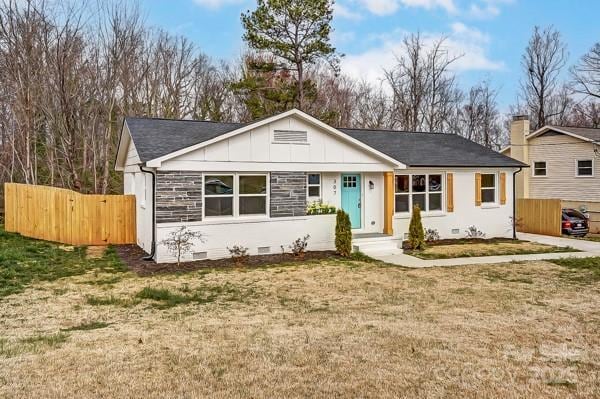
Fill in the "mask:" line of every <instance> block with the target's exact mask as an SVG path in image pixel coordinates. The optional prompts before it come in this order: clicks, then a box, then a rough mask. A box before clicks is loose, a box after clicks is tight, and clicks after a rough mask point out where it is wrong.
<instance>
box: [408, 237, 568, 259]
mask: <svg viewBox="0 0 600 399" xmlns="http://www.w3.org/2000/svg"><path fill="white" fill-rule="evenodd" d="M456 241H457V242H456V243H453V242H452V240H447V241H446V242H442V243H436V242H435V241H434V242H430V243H428V245H427V246H426V247H425V249H423V250H411V249H406V250H404V253H405V254H407V255H411V256H415V257H417V258H421V259H450V258H465V257H474V256H494V255H525V254H545V253H554V252H579V251H578V250H576V249H574V248H571V247H556V246H552V245H545V244H539V243H535V242H530V241H522V240H510V239H502V238H495V239H489V240H481V239H480V240H456Z"/></svg>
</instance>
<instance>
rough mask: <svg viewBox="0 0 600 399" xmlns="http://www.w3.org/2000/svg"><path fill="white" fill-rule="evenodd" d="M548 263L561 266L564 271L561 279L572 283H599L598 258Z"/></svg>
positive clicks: (599, 267) (559, 260) (599, 265)
mask: <svg viewBox="0 0 600 399" xmlns="http://www.w3.org/2000/svg"><path fill="white" fill-rule="evenodd" d="M548 262H552V263H554V264H556V265H559V266H563V267H564V268H565V269H566V270H565V271H563V272H562V273H561V277H563V278H565V279H568V280H570V281H572V282H576V283H583V284H593V283H597V282H599V281H600V256H595V257H591V258H562V259H549V260H548Z"/></svg>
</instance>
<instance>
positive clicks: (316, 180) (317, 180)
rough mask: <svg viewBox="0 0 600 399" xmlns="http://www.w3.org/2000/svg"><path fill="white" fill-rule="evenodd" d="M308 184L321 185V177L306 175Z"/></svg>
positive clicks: (315, 174)
mask: <svg viewBox="0 0 600 399" xmlns="http://www.w3.org/2000/svg"><path fill="white" fill-rule="evenodd" d="M308 184H321V175H320V174H318V173H310V174H309V175H308Z"/></svg>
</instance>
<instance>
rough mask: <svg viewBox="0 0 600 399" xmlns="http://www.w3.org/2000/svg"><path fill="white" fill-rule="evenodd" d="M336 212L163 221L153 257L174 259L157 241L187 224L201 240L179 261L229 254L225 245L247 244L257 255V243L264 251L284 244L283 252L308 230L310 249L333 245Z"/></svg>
mask: <svg viewBox="0 0 600 399" xmlns="http://www.w3.org/2000/svg"><path fill="white" fill-rule="evenodd" d="M335 217H336V216H335V215H314V216H301V217H289V218H273V219H264V220H257V221H239V220H238V221H233V220H232V221H222V222H219V223H218V222H213V221H211V222H190V223H163V224H158V225H157V243H158V245H157V252H156V261H157V262H158V263H163V262H176V261H177V258H176V257H175V255H174V254H172V253H170V252H169V251H168V250H167V248H166V247H165V246H164V245H162V244H160V242H161V241H162V240H164V239H166V238H168V237H169V234H170V233H171V232H172V231H174V230H176V229H177V228H179V227H180V226H186V227H188V228H189V229H190V230H192V231H196V232H200V233H202V235H203V239H204V242H200V241H199V240H196V241H195V244H194V246H193V248H192V250H191V252H190V253H187V254H185V255H183V256H182V261H190V260H194V259H219V258H227V257H230V256H231V255H230V254H229V251H228V250H227V247H230V248H231V247H233V246H234V245H242V246H245V247H247V248H248V252H249V254H250V255H258V254H259V249H258V248H259V247H260V248H262V249H263V251H264V250H266V248H265V247H268V248H269V252H267V253H264V252H263V254H268V253H270V254H279V253H281V246H282V245H283V246H284V248H285V251H286V252H288V253H289V252H290V249H289V248H288V246H289V245H291V244H292V242H293V241H294V240H296V239H297V238H301V237H304V236H305V235H307V234H309V235H310V239H309V240H308V248H307V250H309V251H318V250H333V249H335Z"/></svg>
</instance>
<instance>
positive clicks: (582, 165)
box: [577, 160, 592, 168]
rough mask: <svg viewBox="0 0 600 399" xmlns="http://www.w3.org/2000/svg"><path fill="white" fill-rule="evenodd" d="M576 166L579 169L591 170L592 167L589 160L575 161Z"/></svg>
mask: <svg viewBox="0 0 600 399" xmlns="http://www.w3.org/2000/svg"><path fill="white" fill-rule="evenodd" d="M577 165H578V166H579V167H580V168H591V167H592V161H591V160H587V161H577Z"/></svg>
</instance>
